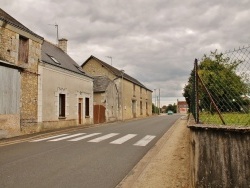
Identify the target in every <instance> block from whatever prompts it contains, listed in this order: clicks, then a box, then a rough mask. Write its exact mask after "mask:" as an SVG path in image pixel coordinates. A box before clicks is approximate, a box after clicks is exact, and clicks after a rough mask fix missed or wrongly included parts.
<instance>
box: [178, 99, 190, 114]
mask: <svg viewBox="0 0 250 188" xmlns="http://www.w3.org/2000/svg"><path fill="white" fill-rule="evenodd" d="M177 113H181V114H186V113H188V104H187V102H186V101H179V100H177Z"/></svg>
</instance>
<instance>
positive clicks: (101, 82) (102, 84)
mask: <svg viewBox="0 0 250 188" xmlns="http://www.w3.org/2000/svg"><path fill="white" fill-rule="evenodd" d="M110 82H111V80H110V79H109V78H108V77H106V76H97V77H94V84H93V85H94V92H96V93H101V92H105V91H106V89H107V87H108V85H109V83H110Z"/></svg>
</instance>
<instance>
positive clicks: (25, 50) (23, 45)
mask: <svg viewBox="0 0 250 188" xmlns="http://www.w3.org/2000/svg"><path fill="white" fill-rule="evenodd" d="M28 56H29V39H27V38H25V37H22V36H19V49H18V62H19V63H28Z"/></svg>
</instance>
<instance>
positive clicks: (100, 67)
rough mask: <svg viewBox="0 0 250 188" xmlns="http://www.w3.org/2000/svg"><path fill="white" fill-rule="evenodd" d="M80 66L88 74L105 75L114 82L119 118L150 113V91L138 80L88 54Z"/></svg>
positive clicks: (148, 114)
mask: <svg viewBox="0 0 250 188" xmlns="http://www.w3.org/2000/svg"><path fill="white" fill-rule="evenodd" d="M81 66H82V68H83V70H84V71H85V72H86V73H88V74H89V75H92V76H106V77H107V78H109V79H110V80H111V81H112V82H114V83H115V85H116V87H117V89H118V103H117V106H118V119H119V120H126V119H132V118H137V117H146V116H150V115H152V91H151V90H150V89H148V88H147V87H145V86H144V85H143V84H142V83H140V82H139V81H138V80H136V79H135V78H133V77H131V76H129V75H128V74H126V73H124V71H123V70H118V69H116V68H115V67H113V66H111V65H109V64H107V63H105V62H104V61H102V60H100V59H98V58H96V57H94V56H90V57H89V58H88V59H87V60H86V61H85V62H84V63H83V64H82V65H81ZM94 98H95V96H94ZM94 116H95V114H94Z"/></svg>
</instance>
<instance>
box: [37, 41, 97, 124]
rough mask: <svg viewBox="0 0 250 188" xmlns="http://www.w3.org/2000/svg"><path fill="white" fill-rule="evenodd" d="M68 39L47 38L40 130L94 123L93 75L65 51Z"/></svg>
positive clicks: (41, 70)
mask: <svg viewBox="0 0 250 188" xmlns="http://www.w3.org/2000/svg"><path fill="white" fill-rule="evenodd" d="M66 52H67V40H66V39H61V40H59V44H58V46H57V45H54V44H52V43H50V42H47V41H44V42H43V44H42V58H41V61H40V63H39V67H38V73H39V79H38V122H39V126H38V128H39V129H54V128H60V127H67V126H75V125H80V124H91V123H93V78H92V77H90V76H88V75H87V74H85V73H84V72H83V70H82V68H81V67H80V66H79V65H78V64H77V63H76V62H75V61H74V60H73V59H71V57H70V56H69V55H68V54H67V53H66Z"/></svg>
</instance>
